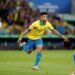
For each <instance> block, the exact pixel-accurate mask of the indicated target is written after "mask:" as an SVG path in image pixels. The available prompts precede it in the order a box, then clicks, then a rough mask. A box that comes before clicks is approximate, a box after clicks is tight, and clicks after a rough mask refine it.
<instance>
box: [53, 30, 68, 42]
mask: <svg viewBox="0 0 75 75" xmlns="http://www.w3.org/2000/svg"><path fill="white" fill-rule="evenodd" d="M52 32H53V33H54V34H56V35H58V36H60V37H61V38H63V39H64V41H68V39H67V38H66V37H65V36H64V35H61V34H60V33H59V32H58V31H57V30H55V29H53V30H52Z"/></svg>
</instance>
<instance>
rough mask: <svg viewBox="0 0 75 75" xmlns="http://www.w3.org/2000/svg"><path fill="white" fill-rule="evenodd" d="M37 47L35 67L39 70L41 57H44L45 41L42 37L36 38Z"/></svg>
mask: <svg viewBox="0 0 75 75" xmlns="http://www.w3.org/2000/svg"><path fill="white" fill-rule="evenodd" d="M35 44H36V48H37V54H36V61H35V65H34V67H33V69H34V70H38V69H39V68H38V65H39V63H40V60H41V57H42V47H43V41H42V39H38V40H36V43H35Z"/></svg>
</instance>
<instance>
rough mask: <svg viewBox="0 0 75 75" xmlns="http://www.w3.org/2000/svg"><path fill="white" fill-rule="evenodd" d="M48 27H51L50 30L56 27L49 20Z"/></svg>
mask: <svg viewBox="0 0 75 75" xmlns="http://www.w3.org/2000/svg"><path fill="white" fill-rule="evenodd" d="M48 28H49V29H50V30H53V29H54V28H53V26H52V24H51V23H49V22H48Z"/></svg>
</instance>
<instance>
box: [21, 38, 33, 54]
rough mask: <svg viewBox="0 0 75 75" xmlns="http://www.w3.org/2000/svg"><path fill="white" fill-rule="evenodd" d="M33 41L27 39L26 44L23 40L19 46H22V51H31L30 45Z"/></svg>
mask: <svg viewBox="0 0 75 75" xmlns="http://www.w3.org/2000/svg"><path fill="white" fill-rule="evenodd" d="M33 44H34V41H33V40H30V39H28V42H27V44H26V43H25V42H23V43H21V44H20V46H21V47H22V49H23V51H26V52H27V53H28V54H30V53H31V52H32V50H31V49H32V47H33Z"/></svg>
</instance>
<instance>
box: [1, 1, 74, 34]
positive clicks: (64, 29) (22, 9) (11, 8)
mask: <svg viewBox="0 0 75 75" xmlns="http://www.w3.org/2000/svg"><path fill="white" fill-rule="evenodd" d="M48 16H49V21H50V22H51V24H52V25H53V27H54V28H55V29H57V30H58V31H59V32H60V33H61V34H65V35H68V34H75V26H74V24H70V23H68V22H67V21H64V20H63V17H58V16H56V15H51V14H50V13H48ZM39 17H40V11H39V10H38V9H37V10H34V9H32V8H31V7H30V5H29V4H28V2H27V0H0V34H2V35H4V34H6V35H7V34H14V35H15V34H20V33H21V32H23V31H24V30H25V29H26V28H28V27H29V25H30V24H31V23H32V22H33V21H35V20H37V19H39ZM45 34H52V32H51V31H49V30H48V31H47V32H46V33H45Z"/></svg>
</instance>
